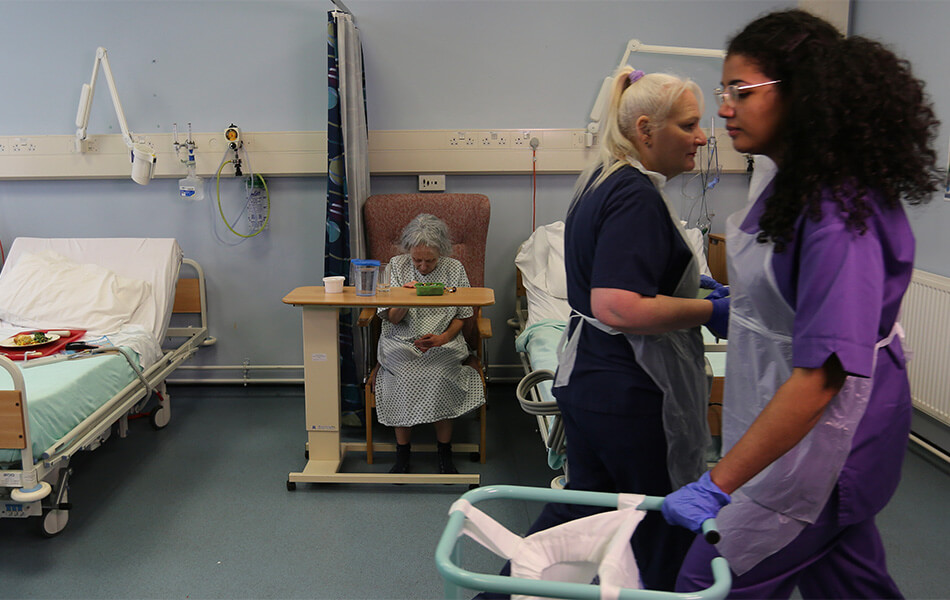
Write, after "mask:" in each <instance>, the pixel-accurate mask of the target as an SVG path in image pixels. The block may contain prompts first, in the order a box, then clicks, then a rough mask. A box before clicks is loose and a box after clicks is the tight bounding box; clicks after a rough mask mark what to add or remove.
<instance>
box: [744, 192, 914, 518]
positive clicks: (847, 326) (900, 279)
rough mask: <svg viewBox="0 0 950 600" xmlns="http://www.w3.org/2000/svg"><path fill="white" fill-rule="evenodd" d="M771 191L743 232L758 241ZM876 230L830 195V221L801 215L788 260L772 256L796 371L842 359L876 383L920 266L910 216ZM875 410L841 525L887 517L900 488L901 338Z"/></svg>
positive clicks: (825, 210)
mask: <svg viewBox="0 0 950 600" xmlns="http://www.w3.org/2000/svg"><path fill="white" fill-rule="evenodd" d="M771 193H772V185H771V184H770V185H769V186H768V187H767V188H766V189H765V191H764V192H763V193H762V195H761V196H760V197H759V198H758V200H756V203H755V205H754V206H753V207H752V209H751V210H750V211H749V213H748V215H747V217H746V219H745V221H744V222H743V223H742V226H741V228H742V230H743V231H745V232H747V233H755V232H757V231H758V230H759V227H758V222H759V218H760V217H761V215H762V212H763V209H764V201H765V198H767V197H768V196H769V195H770V194H771ZM872 204H873V206H874V208H873V209H872V214H871V215H869V216H868V218H867V221H866V225H867V231H865V232H864V233H859V232H857V231H854V230H853V229H849V228H848V227H847V224H846V222H845V220H844V217H843V215H842V214H841V211H840V208H839V207H838V205H837V204H836V203H835V202H834V201H833V200H832V199H831V197H830V194H829V193H825V194H823V197H822V205H821V208H822V217H821V219H820V220H818V221H813V220H812V219H810V218H807V217H805V216H800V217H799V219H798V221H797V222H796V223H795V227H794V230H793V233H792V236H791V239H790V242H789V243H788V244H787V245H786V247H785V250H784V252H782V253H776V254H774V255H773V256H772V268H773V270H774V272H775V278H776V283H777V285H778V288H779V290H780V291H781V293H782V296H783V297H784V298H785V300H786V301H787V302H788V303H789V306H791V307H792V308H793V309H794V310H795V323H794V333H793V342H792V354H793V356H792V363H793V364H792V366H793V367H802V368H817V367H820V366H821V365H823V364H824V362H825V361H826V360H827V359H828V357H829V356H831V355H832V354H836V355H837V356H838V359H839V360H840V361H841V364H842V366H843V367H844V369H845V371H846V372H848V373H849V374H851V375H854V376H859V377H868V376H871V375H872V373H871V368H872V359H873V354H874V345H875V344H876V343H877V342H878V341H879V340H881V339H883V338H885V337H887V336H888V335H889V333H890V332H891V329H892V327H893V325H894V322H895V320H896V319H897V316H898V312H899V310H900V305H901V300H902V298H903V295H904V292H905V291H906V289H907V286H908V284H909V282H910V278H911V274H912V272H913V263H914V236H913V233H912V231H911V228H910V224H909V223H908V221H907V216H906V214H905V213H904V209H903V207H901V206H898V207H896V208H893V209H888V208H881V207H880V206H879V204H878V203H877V202H874V203H872ZM873 377H874V387H873V391H872V393H871V398H870V400H869V402H868V408H867V411H866V413H865V415H864V418H863V419H862V420H861V423H860V425H859V426H858V429H857V431H856V432H855V436H854V440H853V442H852V449H851V454H850V455H849V457H848V459H847V461H846V462H845V465H844V468H843V469H842V473H841V476H840V477H839V479H838V492H839V498H840V506H839V522H840V523H841V524H850V523H857V522H859V521H862V520H864V519H866V518H868V517H870V516H873V515H874V514H876V513H877V512H879V511H880V510H881V509H882V508H884V506H885V505H886V504H887V502H888V501H889V500H890V498H891V496H892V495H893V493H894V490H895V489H896V488H897V484H898V482H899V480H900V470H901V464H902V462H903V458H904V452H905V450H906V447H907V438H908V434H909V432H910V417H911V397H910V386H909V384H908V381H907V372H906V370H905V364H904V353H903V350H902V348H901V342H900V340H899V339H895V340H894V341H893V342H892V343H891V344H890V346H888V347H885V348H882V349H881V350H880V351H879V352H878V361H877V367H876V370H875V372H874V373H873Z"/></svg>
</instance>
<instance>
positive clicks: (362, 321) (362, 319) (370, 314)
mask: <svg viewBox="0 0 950 600" xmlns="http://www.w3.org/2000/svg"><path fill="white" fill-rule="evenodd" d="M375 317H376V309H375V308H363V309H360V316H359V318H357V319H356V325H357V326H358V327H366V326H367V325H369V324H370V323H372V322H373V318H375Z"/></svg>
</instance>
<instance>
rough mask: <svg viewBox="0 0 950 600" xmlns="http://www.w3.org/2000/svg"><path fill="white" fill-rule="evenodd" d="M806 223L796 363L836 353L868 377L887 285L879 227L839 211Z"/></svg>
mask: <svg viewBox="0 0 950 600" xmlns="http://www.w3.org/2000/svg"><path fill="white" fill-rule="evenodd" d="M826 212H827V211H826ZM802 227H803V231H802V239H801V242H800V246H799V248H800V261H799V266H798V280H797V284H796V286H795V323H794V334H793V359H792V360H793V365H794V366H795V367H803V368H818V367H820V366H822V365H823V364H824V363H825V361H826V360H827V359H828V358H829V357H830V356H831V355H832V354H836V355H837V356H838V359H839V360H840V361H841V364H842V366H843V367H844V370H845V371H846V372H847V373H850V374H852V375H858V376H861V377H869V376H870V375H871V368H872V364H873V359H874V346H875V344H876V343H877V337H878V328H879V323H880V321H881V311H882V305H883V298H884V285H885V268H884V260H883V254H882V250H881V241H880V240H879V239H878V237H877V233H876V229H873V228H870V229H868V231H867V232H865V233H863V234H861V233H859V232H857V231H854V230H851V229H848V228H847V227H846V226H845V223H844V222H843V221H842V220H841V219H840V217H838V216H826V217H825V218H823V219H822V220H821V222H819V223H815V222H813V221H811V220H810V219H805V220H804V223H803V225H802Z"/></svg>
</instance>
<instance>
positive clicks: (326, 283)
mask: <svg viewBox="0 0 950 600" xmlns="http://www.w3.org/2000/svg"><path fill="white" fill-rule="evenodd" d="M344 279H346V278H345V277H343V276H342V275H332V276H330V277H324V278H323V288H324V291H325V292H326V293H327V294H342V293H343V280H344Z"/></svg>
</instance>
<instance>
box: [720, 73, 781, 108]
mask: <svg viewBox="0 0 950 600" xmlns="http://www.w3.org/2000/svg"><path fill="white" fill-rule="evenodd" d="M775 83H782V80H781V79H776V80H774V81H766V82H764V83H750V84H749V85H727V86H726V87H725V88H716V91H714V92H713V95H714V96H716V101H717V102H718V103H719V106H722V105H723V104H725V105H726V106H728V107H730V108H734V107H735V105H736V103H737V102H738V101H739V100H741V99H742V96H741V95H740V92H743V91H745V90H751V89H752V88H757V87H762V86H764V85H773V84H775Z"/></svg>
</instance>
